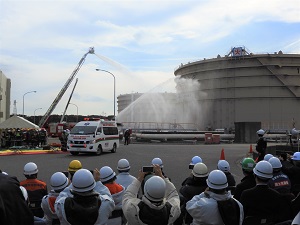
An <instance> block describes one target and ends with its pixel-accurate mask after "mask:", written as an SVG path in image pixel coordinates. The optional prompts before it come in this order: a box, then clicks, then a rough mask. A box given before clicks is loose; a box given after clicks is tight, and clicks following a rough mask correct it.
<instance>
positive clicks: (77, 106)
mask: <svg viewBox="0 0 300 225" xmlns="http://www.w3.org/2000/svg"><path fill="white" fill-rule="evenodd" d="M69 105H75V106H76V110H77V121H76V122H78V106H77V105H76V104H74V103H71V102H69Z"/></svg>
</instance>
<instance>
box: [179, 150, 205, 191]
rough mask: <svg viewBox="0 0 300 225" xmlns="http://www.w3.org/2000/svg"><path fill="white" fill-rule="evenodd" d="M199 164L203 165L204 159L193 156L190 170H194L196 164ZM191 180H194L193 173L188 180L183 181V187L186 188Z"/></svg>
mask: <svg viewBox="0 0 300 225" xmlns="http://www.w3.org/2000/svg"><path fill="white" fill-rule="evenodd" d="M197 163H202V158H201V157H200V156H197V155H195V156H193V158H192V159H191V162H190V164H189V169H190V170H193V168H194V166H195V164H197ZM190 179H193V174H192V172H191V173H190V175H189V176H188V177H187V178H185V179H184V180H183V181H182V183H181V186H184V185H185V184H186V182H188V181H189V180H190Z"/></svg>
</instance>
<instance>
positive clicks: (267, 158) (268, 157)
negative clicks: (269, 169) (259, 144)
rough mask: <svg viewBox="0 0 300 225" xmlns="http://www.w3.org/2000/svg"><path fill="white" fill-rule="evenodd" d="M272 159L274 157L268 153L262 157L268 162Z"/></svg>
mask: <svg viewBox="0 0 300 225" xmlns="http://www.w3.org/2000/svg"><path fill="white" fill-rule="evenodd" d="M272 157H274V156H273V155H272V154H270V153H268V154H266V155H265V156H264V160H265V161H269V159H271V158H272Z"/></svg>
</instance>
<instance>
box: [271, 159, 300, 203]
mask: <svg viewBox="0 0 300 225" xmlns="http://www.w3.org/2000/svg"><path fill="white" fill-rule="evenodd" d="M268 162H269V163H270V164H271V165H272V168H273V177H272V178H271V179H270V180H269V182H268V186H269V187H270V188H272V189H274V190H276V191H278V192H279V193H281V194H283V195H286V196H290V197H291V198H294V197H295V196H294V195H293V194H291V181H290V179H289V177H288V176H287V175H286V174H284V173H283V172H282V170H281V168H282V164H281V162H280V160H279V158H277V157H272V158H270V159H269V161H268Z"/></svg>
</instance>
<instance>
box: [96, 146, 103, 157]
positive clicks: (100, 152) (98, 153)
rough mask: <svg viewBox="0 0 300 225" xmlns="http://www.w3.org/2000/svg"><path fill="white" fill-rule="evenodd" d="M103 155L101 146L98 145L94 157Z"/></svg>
mask: <svg viewBox="0 0 300 225" xmlns="http://www.w3.org/2000/svg"><path fill="white" fill-rule="evenodd" d="M102 153H103V149H102V146H101V145H98V148H97V152H96V155H101V154H102Z"/></svg>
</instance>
